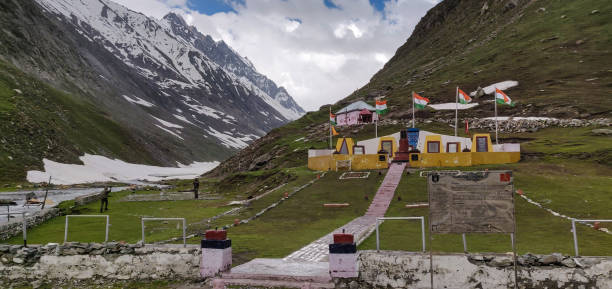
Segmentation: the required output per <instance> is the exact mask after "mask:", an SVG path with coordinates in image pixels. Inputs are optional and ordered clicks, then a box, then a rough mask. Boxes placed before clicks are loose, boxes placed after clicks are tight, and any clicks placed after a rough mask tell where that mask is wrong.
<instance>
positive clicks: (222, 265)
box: [200, 247, 232, 278]
mask: <svg viewBox="0 0 612 289" xmlns="http://www.w3.org/2000/svg"><path fill="white" fill-rule="evenodd" d="M231 267H232V247H227V248H224V249H217V248H202V259H201V261H200V275H201V276H202V277H203V278H206V277H213V276H215V275H217V274H218V273H219V272H225V271H228V270H229V269H230V268H231Z"/></svg>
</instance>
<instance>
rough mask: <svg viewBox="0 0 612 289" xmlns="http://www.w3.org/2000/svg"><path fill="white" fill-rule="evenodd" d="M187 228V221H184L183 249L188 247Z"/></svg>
mask: <svg viewBox="0 0 612 289" xmlns="http://www.w3.org/2000/svg"><path fill="white" fill-rule="evenodd" d="M186 227H187V221H186V220H185V219H183V248H186V247H187V237H185V231H186V230H187V229H186Z"/></svg>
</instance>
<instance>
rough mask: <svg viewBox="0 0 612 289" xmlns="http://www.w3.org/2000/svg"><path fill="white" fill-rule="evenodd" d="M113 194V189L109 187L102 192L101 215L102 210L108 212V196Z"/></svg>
mask: <svg viewBox="0 0 612 289" xmlns="http://www.w3.org/2000/svg"><path fill="white" fill-rule="evenodd" d="M110 192H111V188H110V187H109V186H106V187H104V190H103V191H102V199H100V213H102V209H104V211H108V195H109V194H110Z"/></svg>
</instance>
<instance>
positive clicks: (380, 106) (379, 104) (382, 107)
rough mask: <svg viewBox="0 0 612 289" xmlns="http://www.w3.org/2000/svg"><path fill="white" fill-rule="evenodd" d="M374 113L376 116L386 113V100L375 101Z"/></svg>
mask: <svg viewBox="0 0 612 289" xmlns="http://www.w3.org/2000/svg"><path fill="white" fill-rule="evenodd" d="M376 113H377V114H385V113H387V101H386V100H377V101H376Z"/></svg>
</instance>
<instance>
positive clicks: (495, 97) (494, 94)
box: [493, 88, 499, 144]
mask: <svg viewBox="0 0 612 289" xmlns="http://www.w3.org/2000/svg"><path fill="white" fill-rule="evenodd" d="M493 105H495V144H499V142H498V141H497V88H495V93H493Z"/></svg>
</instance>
